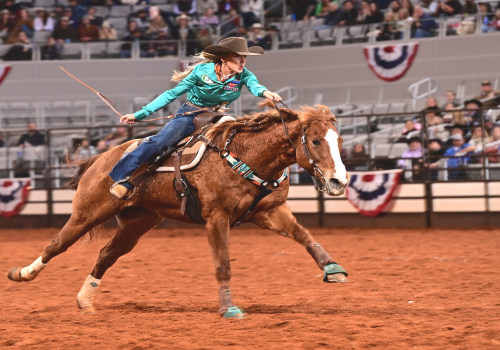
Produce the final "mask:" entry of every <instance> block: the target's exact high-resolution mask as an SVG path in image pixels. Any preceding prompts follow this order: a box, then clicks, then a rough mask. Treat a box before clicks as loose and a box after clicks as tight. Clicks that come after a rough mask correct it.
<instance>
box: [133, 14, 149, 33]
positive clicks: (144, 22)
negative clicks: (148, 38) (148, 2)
mask: <svg viewBox="0 0 500 350" xmlns="http://www.w3.org/2000/svg"><path fill="white" fill-rule="evenodd" d="M131 20H133V21H135V22H136V23H137V26H138V27H139V29H141V30H143V31H146V30H147V29H148V27H149V18H148V11H147V10H146V9H140V10H139V11H137V12H135V13H131V14H130V15H129V16H128V23H130V21H131Z"/></svg>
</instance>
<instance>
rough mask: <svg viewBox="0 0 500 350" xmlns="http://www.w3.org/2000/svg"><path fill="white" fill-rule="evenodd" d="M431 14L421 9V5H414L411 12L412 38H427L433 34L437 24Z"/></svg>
mask: <svg viewBox="0 0 500 350" xmlns="http://www.w3.org/2000/svg"><path fill="white" fill-rule="evenodd" d="M432 17H433V16H432V15H431V14H429V13H425V12H424V11H423V7H421V6H415V11H414V13H413V34H412V37H413V38H428V37H432V36H435V33H436V30H437V28H438V25H437V23H436V21H435V20H434V19H433V18H432Z"/></svg>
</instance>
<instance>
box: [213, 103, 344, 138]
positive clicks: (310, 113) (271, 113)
mask: <svg viewBox="0 0 500 350" xmlns="http://www.w3.org/2000/svg"><path fill="white" fill-rule="evenodd" d="M259 107H273V108H274V105H273V104H272V102H271V101H269V100H266V101H264V102H262V103H260V104H259ZM280 110H281V116H282V117H283V119H284V120H285V122H288V121H294V120H300V122H301V123H302V124H303V125H304V126H307V125H308V124H309V123H311V122H313V121H317V120H321V121H325V122H327V121H336V119H335V117H334V116H333V115H332V114H331V112H330V109H329V108H328V107H326V106H323V105H316V106H314V107H311V106H301V107H300V109H299V110H298V111H296V110H293V109H290V108H282V109H280ZM281 122H282V121H281V117H280V113H279V112H278V111H277V110H276V109H273V110H267V111H264V112H257V113H254V114H251V115H244V116H243V117H240V118H238V119H237V120H236V121H235V122H226V123H222V124H220V125H217V126H215V127H214V128H213V129H212V131H211V133H212V135H214V136H218V135H221V134H222V139H223V140H226V139H227V137H228V136H229V135H230V134H231V132H232V131H233V130H235V129H238V130H241V131H251V132H259V131H262V130H266V129H268V128H269V127H270V126H271V125H274V124H281Z"/></svg>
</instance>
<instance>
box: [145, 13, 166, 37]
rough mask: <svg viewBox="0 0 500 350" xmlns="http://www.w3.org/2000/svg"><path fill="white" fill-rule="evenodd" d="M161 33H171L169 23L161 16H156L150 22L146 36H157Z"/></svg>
mask: <svg viewBox="0 0 500 350" xmlns="http://www.w3.org/2000/svg"><path fill="white" fill-rule="evenodd" d="M159 31H163V32H165V33H170V28H169V27H168V25H167V23H166V22H165V20H164V19H163V17H162V16H161V15H159V14H158V15H156V16H155V17H154V18H152V19H151V21H150V22H149V26H148V29H147V30H146V35H149V36H155V35H156V34H157V33H158V32H159Z"/></svg>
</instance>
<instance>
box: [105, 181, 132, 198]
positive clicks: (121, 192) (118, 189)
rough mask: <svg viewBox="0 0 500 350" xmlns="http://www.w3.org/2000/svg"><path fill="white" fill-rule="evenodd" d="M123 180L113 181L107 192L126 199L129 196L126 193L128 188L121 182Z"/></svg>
mask: <svg viewBox="0 0 500 350" xmlns="http://www.w3.org/2000/svg"><path fill="white" fill-rule="evenodd" d="M125 181H126V180H125ZM125 181H118V182H115V183H114V184H113V186H111V188H110V189H109V192H110V193H111V194H112V195H114V196H115V197H116V198H118V199H127V198H128V197H129V196H128V193H129V191H130V190H129V189H128V188H127V187H125V186H124V185H123V182H125Z"/></svg>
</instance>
